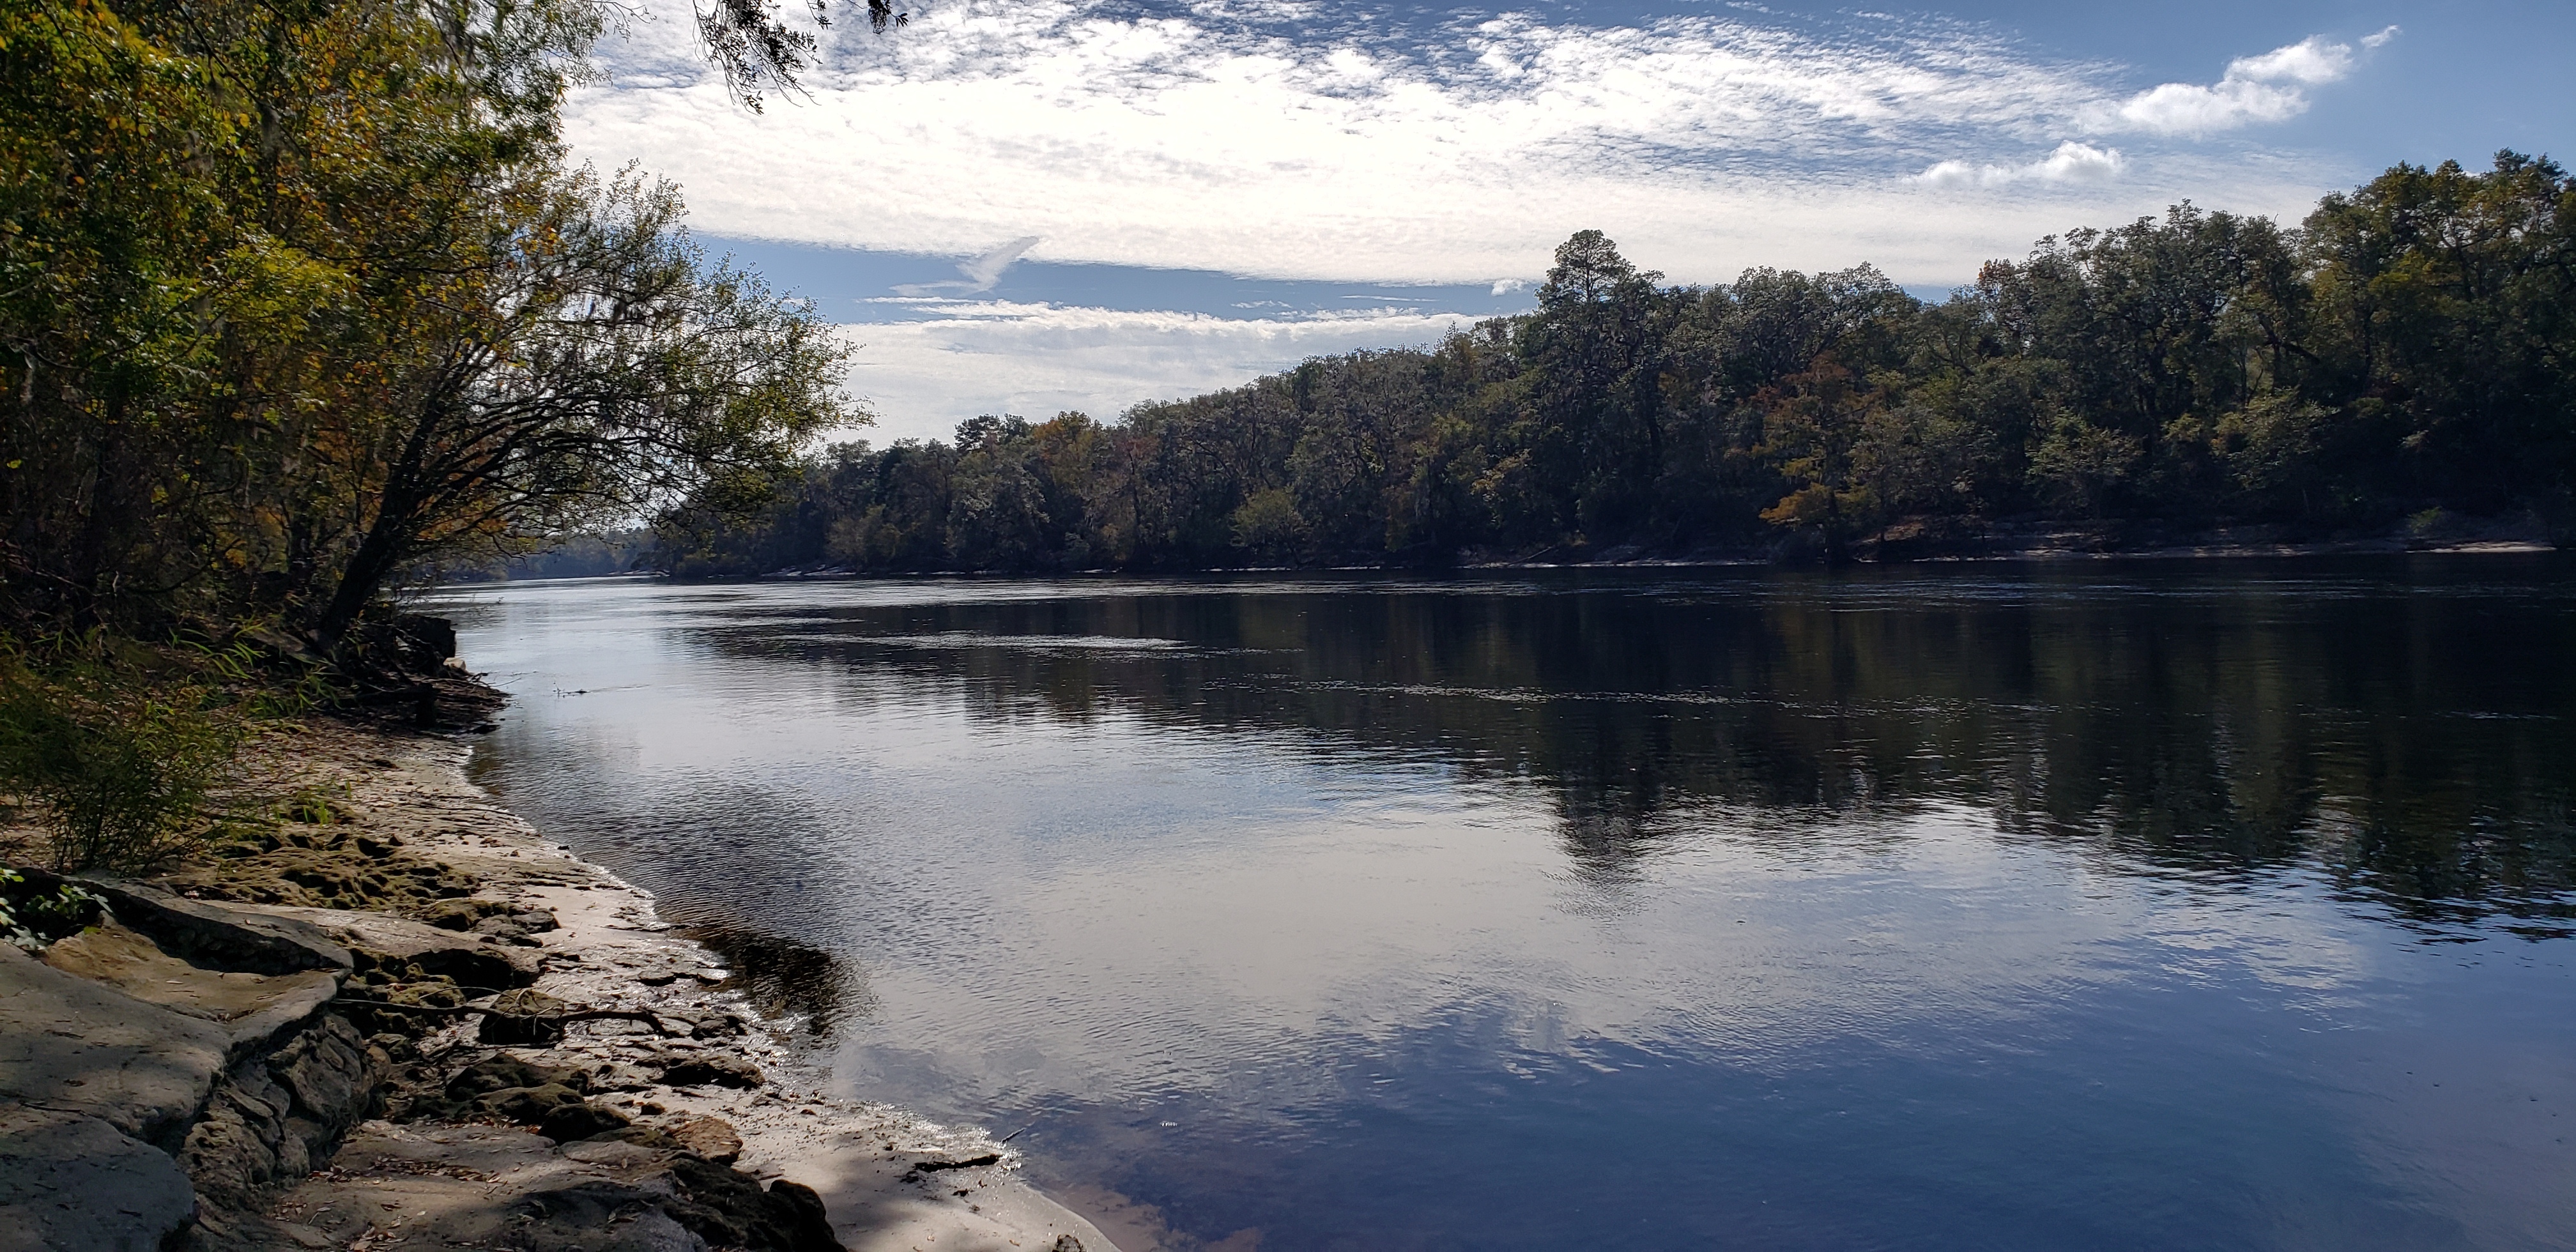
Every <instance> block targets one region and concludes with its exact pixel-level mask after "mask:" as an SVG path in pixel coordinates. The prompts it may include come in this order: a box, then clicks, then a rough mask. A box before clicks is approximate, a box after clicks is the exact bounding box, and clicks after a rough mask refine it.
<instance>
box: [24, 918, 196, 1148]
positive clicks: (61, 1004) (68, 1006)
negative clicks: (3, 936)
mask: <svg viewBox="0 0 2576 1252" xmlns="http://www.w3.org/2000/svg"><path fill="white" fill-rule="evenodd" d="M0 1021H5V1022H7V1023H8V1024H9V1029H8V1030H5V1031H0V1099H8V1100H16V1101H20V1102H24V1103H28V1104H41V1105H43V1106H44V1107H46V1108H49V1109H58V1110H64V1111H69V1112H75V1113H83V1114H87V1115H89V1116H93V1117H96V1118H98V1119H99V1120H100V1121H103V1122H106V1123H107V1124H108V1125H110V1126H113V1127H115V1128H116V1129H117V1130H118V1131H120V1132H122V1133H124V1134H127V1135H130V1136H132V1137H134V1138H137V1139H141V1140H143V1141H144V1142H146V1143H161V1142H165V1141H173V1142H175V1140H176V1139H177V1138H178V1137H179V1135H180V1134H181V1133H183V1131H184V1128H185V1127H186V1126H187V1124H188V1121H189V1119H190V1118H192V1117H193V1116H194V1115H195V1114H196V1111H197V1109H198V1108H199V1107H200V1106H202V1105H203V1104H204V1103H205V1101H206V1096H207V1095H208V1093H210V1092H211V1091H213V1090H214V1086H215V1082H216V1080H217V1079H218V1078H220V1077H221V1076H222V1075H223V1072H224V1069H225V1066H226V1063H227V1061H228V1060H229V1056H228V1052H229V1049H230V1046H231V1043H232V1038H231V1035H230V1034H229V1033H228V1032H227V1031H226V1030H225V1029H224V1028H223V1027H222V1026H220V1025H218V1024H216V1023H214V1022H209V1021H204V1020H201V1019H199V1018H194V1017H189V1016H186V1015H185V1014H180V1013H173V1012H171V1011H170V1010H168V1009H164V1008H161V1007H158V1006H156V1005H151V1004H146V1003H144V1002H143V1001H141V1000H137V999H135V998H134V997H132V996H129V995H127V994H125V993H124V992H121V991H118V990H116V989H114V988H112V987H105V986H101V985H99V984H97V983H94V982H91V981H89V980H88V979H85V978H80V977H76V976H74V975H71V974H66V973H64V972H62V971H61V970H58V969H53V968H50V967H48V966H46V965H43V964H40V963H39V962H37V961H36V959H35V958H33V957H30V956H28V955H27V954H26V953H24V952H21V951H19V950H18V949H16V948H13V947H9V946H7V945H5V944H0Z"/></svg>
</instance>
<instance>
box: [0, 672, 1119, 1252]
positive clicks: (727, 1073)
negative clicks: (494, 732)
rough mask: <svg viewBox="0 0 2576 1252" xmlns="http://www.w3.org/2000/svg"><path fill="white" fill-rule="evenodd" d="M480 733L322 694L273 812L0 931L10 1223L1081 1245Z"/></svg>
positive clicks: (264, 1238) (274, 762)
mask: <svg viewBox="0 0 2576 1252" xmlns="http://www.w3.org/2000/svg"><path fill="white" fill-rule="evenodd" d="M467 751H468V750H467V749H466V748H465V746H464V745H462V744H460V743H458V742H456V741H455V740H452V739H447V738H441V737H437V736H431V735H425V734H418V733H413V732H408V731H402V730H392V729H385V728H378V727H371V726H364V725H357V724H349V723H339V722H331V723H317V724H315V725H313V726H311V727H308V728H307V729H305V730H303V731H299V732H297V733H294V734H292V735H290V736H286V737H284V738H282V739H280V740H277V741H274V742H272V743H270V744H268V745H266V747H265V750H264V751H263V752H261V753H260V754H259V757H258V759H257V760H255V761H253V762H252V765H253V766H254V767H255V768H256V769H260V770H265V771H267V773H268V777H266V778H264V779H263V780H262V781H263V783H264V784H265V786H266V787H267V788H268V789H269V790H271V791H273V792H275V793H277V794H286V795H291V796H293V797H294V799H293V801H292V802H291V803H290V804H289V805H288V813H289V817H288V819H286V820H282V821H280V822H278V823H277V824H276V826H275V828H274V829H273V830H272V831H270V832H269V833H267V834H266V835H265V836H263V837H260V838H258V839H256V840H251V841H247V842H245V841H239V840H237V841H235V842H233V843H232V844H230V845H228V846H225V847H222V848H220V849H218V852H219V853H220V854H219V855H215V856H210V857H208V858H206V859H205V860H203V861H200V862H198V863H194V864H190V865H187V866H183V867H180V868H178V869H175V870H173V871H171V872H168V873H164V874H159V875H155V876H153V877H151V878H148V879H144V880H133V881H128V880H113V879H87V880H81V885H83V886H84V889H86V890H89V891H92V892H94V893H95V894H97V895H99V896H100V897H102V898H103V900H104V905H105V908H104V912H103V914H102V915H100V916H99V917H98V918H97V919H96V922H95V924H93V925H91V926H89V927H87V928H85V929H83V930H81V931H80V932H79V933H77V934H73V935H69V936H67V937H64V938H61V939H59V940H57V941H56V942H54V943H52V944H51V945H50V946H48V947H45V948H44V949H43V950H42V951H41V952H38V953H32V954H31V953H26V952H21V951H20V950H19V949H18V948H16V947H9V946H5V945H0V1252H17V1250H18V1249H21V1248H24V1249H29V1250H30V1252H32V1250H33V1249H39V1248H43V1249H58V1250H63V1252H70V1250H73V1249H135V1250H137V1252H140V1250H142V1249H154V1248H191V1249H203V1250H205V1252H227V1250H230V1249H252V1248H259V1249H267V1248H281V1249H283V1248H297V1249H305V1248H344V1249H364V1250H366V1252H392V1250H394V1249H414V1248H418V1249H427V1248H457V1247H472V1248H491V1249H511V1250H514V1252H545V1250H550V1249H566V1250H571V1249H582V1250H584V1252H588V1250H592V1249H601V1250H605V1249H635V1250H639V1252H640V1250H643V1249H653V1250H656V1252H661V1250H665V1249H667V1250H671V1252H687V1250H695V1249H725V1248H746V1249H778V1250H780V1252H807V1250H809V1249H815V1250H820V1249H829V1248H835V1247H840V1248H848V1249H852V1250H853V1252H875V1250H877V1249H889V1250H891V1249H929V1250H937V1252H946V1250H950V1249H978V1250H980V1249H994V1250H1000V1249H1010V1248H1020V1249H1053V1250H1055V1252H1076V1250H1078V1249H1090V1250H1093V1252H1097V1250H1099V1249H1105V1248H1109V1247H1111V1246H1112V1245H1111V1244H1110V1243H1109V1241H1108V1240H1107V1239H1106V1238H1105V1237H1104V1236H1103V1235H1102V1234H1101V1233H1100V1231H1099V1230H1098V1229H1097V1228H1096V1227H1094V1226H1093V1225H1091V1224H1090V1223H1089V1222H1087V1221H1085V1220H1084V1219H1082V1218H1081V1217H1079V1216H1077V1215H1075V1214H1074V1213H1072V1212H1071V1211H1069V1210H1067V1209H1065V1208H1063V1207H1062V1206H1060V1205H1058V1204H1056V1203H1054V1202H1053V1201H1051V1200H1048V1199H1047V1198H1046V1197H1044V1196H1042V1195H1040V1194H1039V1193H1038V1192H1037V1191H1036V1190H1035V1189H1033V1188H1031V1187H1030V1186H1029V1185H1028V1184H1027V1183H1026V1182H1024V1181H1022V1180H1021V1179H1020V1178H1019V1177H1018V1176H1017V1174H1016V1173H1015V1172H1014V1167H1015V1165H1016V1163H1017V1162H1016V1158H1015V1157H1014V1156H1013V1154H1012V1153H1011V1152H1010V1150H1009V1149H1008V1148H1007V1147H1006V1146H1004V1145H1002V1144H1000V1143H997V1142H995V1141H993V1140H992V1139H991V1138H989V1137H988V1136H987V1135H986V1134H985V1133H984V1132H983V1131H981V1130H978V1129H974V1128H951V1127H943V1126H939V1125H935V1124H932V1123H929V1122H926V1121H924V1120H922V1119H920V1118H918V1117H914V1116H912V1115H909V1114H906V1113H904V1112H903V1111H901V1110H898V1109H893V1108H888V1107H885V1106H880V1105H873V1104H864V1103H857V1102H852V1101H846V1100H839V1099H834V1098H831V1097H829V1096H828V1095H826V1094H825V1093H824V1092H823V1090H822V1087H823V1085H824V1084H823V1083H822V1081H821V1077H822V1076H821V1075H819V1074H815V1073H811V1072H808V1071H807V1070H806V1069H805V1067H804V1066H803V1065H802V1064H801V1063H800V1061H799V1060H798V1058H797V1055H796V1054H795V1052H794V1051H793V1050H792V1049H791V1048H790V1047H789V1046H788V1036H787V1031H788V1030H789V1029H790V1027H791V1023H789V1022H786V1021H781V1020H776V1019H773V1018H771V1017H768V1016H765V1015H764V1014H763V1013H762V1012H761V1011H760V1008H759V1006H757V1005H755V1004H753V1003H752V1002H751V1001H750V1000H749V999H748V998H746V996H745V995H744V994H743V991H742V988H741V985H740V984H741V982H742V980H741V979H740V978H739V977H737V975H736V974H735V973H734V972H733V971H730V970H728V969H725V968H724V967H723V966H722V964H721V963H720V961H719V959H718V958H717V957H716V956H715V955H714V954H713V953H712V952H710V951H709V950H708V949H706V948H704V947H701V946H700V945H699V944H697V943H695V942H692V941H691V940H690V939H688V938H686V937H684V936H683V935H682V934H680V933H678V932H677V931H675V930H674V928H672V927H671V926H670V925H669V924H667V923H666V922H665V921H663V920H662V919H660V918H659V917H657V916H656V914H655V912H654V907H653V900H652V898H651V897H650V896H649V895H647V894H646V893H644V892H642V891H640V890H637V889H636V888H634V887H632V886H629V885H627V884H625V883H623V882H620V881H618V880H617V879H616V878H615V877H613V876H612V875H610V874H608V873H606V872H605V871H603V870H601V869H599V868H598V867H596V866H592V865H589V864H587V863H586V862H583V861H581V860H580V859H578V858H576V857H574V856H573V855H572V854H571V853H570V852H568V851H566V850H565V849H563V848H561V847H560V846H558V845H555V844H552V843H550V842H548V841H547V840H545V839H544V838H542V837H541V836H539V835H538V834H537V833H536V832H535V831H534V830H532V829H531V828H529V827H528V826H527V824H526V823H525V822H523V821H521V820H520V819H519V818H518V817H517V816H516V815H514V814H511V813H510V812H508V811H507V810H506V809H503V808H501V807H500V806H498V805H497V804H495V803H494V802H493V801H492V799H491V798H490V797H489V796H488V795H486V794H484V793H483V792H482V791H480V790H479V789H477V788H476V787H474V785H473V784H472V783H471V782H469V781H468V780H467V779H466V777H465V775H464V772H463V766H464V763H465V759H466V756H467Z"/></svg>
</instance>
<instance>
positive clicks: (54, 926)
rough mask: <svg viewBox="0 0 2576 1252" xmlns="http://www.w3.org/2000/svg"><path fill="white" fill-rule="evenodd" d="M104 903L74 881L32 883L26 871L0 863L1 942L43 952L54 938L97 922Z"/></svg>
mask: <svg viewBox="0 0 2576 1252" xmlns="http://www.w3.org/2000/svg"><path fill="white" fill-rule="evenodd" d="M45 877H46V876H45V875H42V874H39V875H37V878H38V879H44V878H45ZM105 904H106V901H104V900H101V899H100V898H99V897H98V895H97V894H96V893H94V892H92V891H90V890H88V889H87V888H85V887H82V886H80V885H78V884H76V883H67V882H53V883H47V882H43V881H37V882H31V881H29V880H28V878H27V876H26V875H25V874H22V873H19V872H18V871H16V870H14V869H11V868H9V867H8V866H6V865H0V943H6V944H11V945H14V946H16V947H18V948H22V949H24V950H26V951H29V952H42V951H44V950H45V949H46V948H47V947H49V946H51V945H52V944H53V942H54V941H55V940H57V939H61V938H64V937H65V936H68V935H76V934H79V933H80V932H81V931H82V930H83V929H85V928H87V927H90V926H93V925H96V924H97V923H98V919H99V912H100V910H101V909H102V908H103V907H104V906H105Z"/></svg>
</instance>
